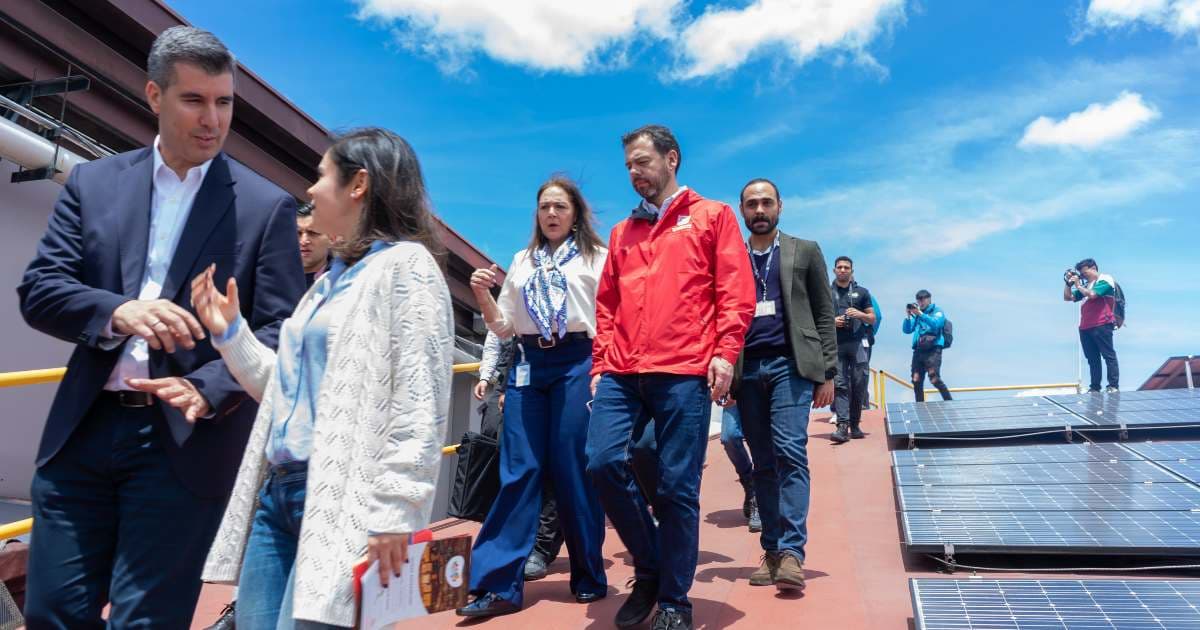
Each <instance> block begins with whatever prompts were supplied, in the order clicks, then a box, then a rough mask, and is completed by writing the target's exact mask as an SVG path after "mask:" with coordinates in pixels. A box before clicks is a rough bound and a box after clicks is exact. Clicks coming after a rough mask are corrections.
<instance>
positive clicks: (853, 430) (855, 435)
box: [850, 421, 867, 440]
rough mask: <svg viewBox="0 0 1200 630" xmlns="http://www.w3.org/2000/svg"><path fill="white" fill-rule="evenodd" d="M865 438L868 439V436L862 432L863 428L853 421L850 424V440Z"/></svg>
mask: <svg viewBox="0 0 1200 630" xmlns="http://www.w3.org/2000/svg"><path fill="white" fill-rule="evenodd" d="M865 437H867V435H866V434H865V433H863V432H862V428H861V427H859V423H857V422H854V421H851V422H850V439H851V440H861V439H863V438H865Z"/></svg>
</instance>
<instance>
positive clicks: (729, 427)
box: [721, 405, 754, 483]
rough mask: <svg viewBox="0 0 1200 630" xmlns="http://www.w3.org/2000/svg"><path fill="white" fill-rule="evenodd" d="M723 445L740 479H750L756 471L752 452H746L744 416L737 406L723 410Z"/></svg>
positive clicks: (745, 480)
mask: <svg viewBox="0 0 1200 630" xmlns="http://www.w3.org/2000/svg"><path fill="white" fill-rule="evenodd" d="M721 446H723V447H725V454H726V455H728V456H729V462H730V463H731V464H733V470H734V471H735V472H736V473H737V476H738V481H741V482H743V483H745V482H747V481H750V479H751V475H752V474H753V472H754V464H753V463H752V462H751V461H750V453H747V452H746V439H745V436H744V435H743V434H742V418H741V413H740V412H739V411H738V408H737V406H736V405H735V406H733V407H726V408H725V410H724V411H722V412H721Z"/></svg>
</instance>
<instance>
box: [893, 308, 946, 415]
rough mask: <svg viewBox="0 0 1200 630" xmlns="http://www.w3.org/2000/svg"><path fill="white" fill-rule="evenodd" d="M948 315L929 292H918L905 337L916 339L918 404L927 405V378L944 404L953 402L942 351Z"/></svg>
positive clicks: (914, 365) (906, 322) (914, 381)
mask: <svg viewBox="0 0 1200 630" xmlns="http://www.w3.org/2000/svg"><path fill="white" fill-rule="evenodd" d="M945 327H946V314H945V313H943V312H942V309H940V308H938V307H937V305H936V304H934V303H933V296H932V295H930V293H929V291H926V290H925V289H921V290H920V291H917V301H916V302H910V303H909V304H908V316H907V317H905V318H904V326H903V330H904V334H906V335H912V349H913V357H912V384H913V394H914V395H915V396H916V399H917V402H925V375H926V374H929V382H930V383H933V386H934V387H936V388H937V390H938V393H940V394H941V395H942V400H950V388H948V387H946V383H945V382H944V381H942V375H941V371H942V348H943V347H945V345H946V339H945V336H944V334H943V333H944V330H945Z"/></svg>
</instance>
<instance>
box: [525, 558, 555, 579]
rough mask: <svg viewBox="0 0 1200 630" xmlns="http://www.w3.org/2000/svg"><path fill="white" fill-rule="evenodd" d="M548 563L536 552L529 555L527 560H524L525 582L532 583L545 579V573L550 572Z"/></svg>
mask: <svg viewBox="0 0 1200 630" xmlns="http://www.w3.org/2000/svg"><path fill="white" fill-rule="evenodd" d="M549 565H550V563H549V562H548V561H547V560H546V557H545V556H543V555H542V554H540V553H538V552H536V551H535V552H533V553H531V554H529V558H528V559H526V560H525V581H526V582H533V581H534V580H540V579H542V578H544V577H546V573H547V572H548V571H549V570H550V566H549Z"/></svg>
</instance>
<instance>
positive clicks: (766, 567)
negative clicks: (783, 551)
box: [750, 552, 779, 586]
mask: <svg viewBox="0 0 1200 630" xmlns="http://www.w3.org/2000/svg"><path fill="white" fill-rule="evenodd" d="M778 570H779V555H778V554H774V553H769V552H768V553H764V554H763V557H762V564H760V565H758V570H756V571H755V572H754V573H751V574H750V586H770V585H772V584H774V583H775V572H776V571H778Z"/></svg>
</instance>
